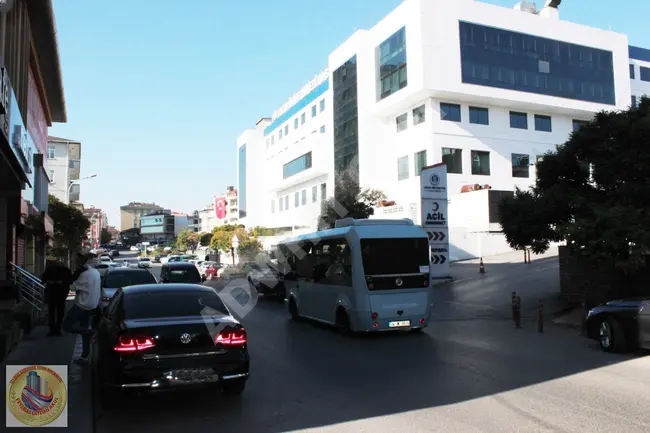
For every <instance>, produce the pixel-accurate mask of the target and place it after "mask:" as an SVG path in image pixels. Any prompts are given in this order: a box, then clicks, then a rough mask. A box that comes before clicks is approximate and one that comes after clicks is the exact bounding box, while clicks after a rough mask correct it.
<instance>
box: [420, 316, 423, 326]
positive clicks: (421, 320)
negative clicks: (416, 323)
mask: <svg viewBox="0 0 650 433" xmlns="http://www.w3.org/2000/svg"><path fill="white" fill-rule="evenodd" d="M420 325H424V317H423V318H421V319H420Z"/></svg>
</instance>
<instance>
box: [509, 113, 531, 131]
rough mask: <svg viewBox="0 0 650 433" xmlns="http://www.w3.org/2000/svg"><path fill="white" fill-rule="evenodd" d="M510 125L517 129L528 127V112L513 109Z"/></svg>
mask: <svg viewBox="0 0 650 433" xmlns="http://www.w3.org/2000/svg"><path fill="white" fill-rule="evenodd" d="M510 127H511V128H515V129H528V114H526V113H519V112H517V111H511V112H510Z"/></svg>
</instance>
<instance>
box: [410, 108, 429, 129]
mask: <svg viewBox="0 0 650 433" xmlns="http://www.w3.org/2000/svg"><path fill="white" fill-rule="evenodd" d="M425 114H426V111H425V109H424V105H420V106H419V107H417V108H414V109H413V125H419V124H420V123H424V121H425V120H426V117H425Z"/></svg>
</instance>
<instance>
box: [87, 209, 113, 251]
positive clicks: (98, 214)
mask: <svg viewBox="0 0 650 433" xmlns="http://www.w3.org/2000/svg"><path fill="white" fill-rule="evenodd" d="M83 214H84V216H85V217H86V218H88V221H90V228H89V229H88V237H87V238H88V241H87V243H86V246H87V247H89V248H98V247H99V245H100V244H101V239H102V229H103V228H106V227H108V226H107V224H108V221H107V218H106V213H105V212H104V211H102V210H101V209H99V208H96V207H94V206H91V207H88V208H85V209H84V210H83Z"/></svg>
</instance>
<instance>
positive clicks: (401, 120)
mask: <svg viewBox="0 0 650 433" xmlns="http://www.w3.org/2000/svg"><path fill="white" fill-rule="evenodd" d="M406 121H407V116H406V113H404V114H402V115H401V116H397V118H395V123H396V124H397V132H400V131H404V130H405V129H406Z"/></svg>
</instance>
